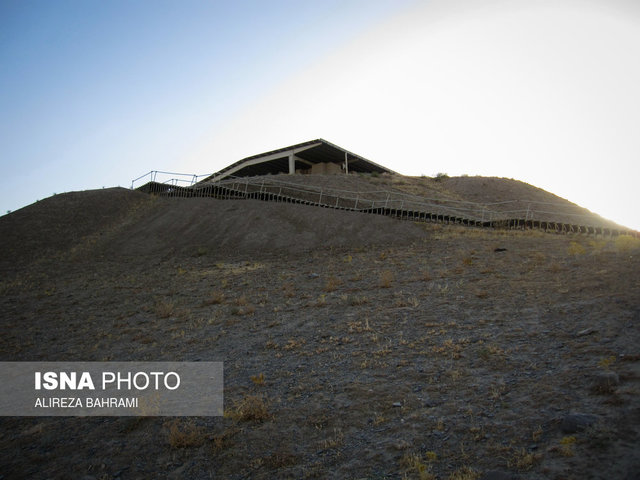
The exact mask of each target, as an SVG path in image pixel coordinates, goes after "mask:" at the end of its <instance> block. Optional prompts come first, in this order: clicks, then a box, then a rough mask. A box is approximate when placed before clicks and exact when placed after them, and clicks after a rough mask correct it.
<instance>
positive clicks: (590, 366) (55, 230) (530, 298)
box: [0, 176, 640, 480]
mask: <svg viewBox="0 0 640 480" xmlns="http://www.w3.org/2000/svg"><path fill="white" fill-rule="evenodd" d="M298 178H302V177H296V180H298ZM334 179H335V181H336V182H350V181H351V180H352V179H351V178H349V177H346V178H345V177H334ZM366 180H367V182H369V183H368V185H369V186H368V187H367V186H366V185H365V184H364V183H358V185H360V187H358V186H357V185H355V183H354V184H351V185H346V184H345V186H348V187H349V188H354V185H355V186H356V187H358V188H362V189H365V188H371V189H375V188H378V187H381V186H383V185H382V184H383V182H387V183H389V182H391V183H389V185H391V184H392V185H391V186H392V187H393V188H395V189H404V191H406V192H411V193H415V192H414V190H417V189H420V188H425V185H427V184H428V185H429V186H430V187H429V188H432V191H433V192H435V193H434V195H435V194H436V193H437V194H439V195H442V196H449V197H450V198H472V195H471V192H472V190H473V188H471V186H469V185H467V186H466V187H465V185H464V182H475V185H476V186H475V187H474V188H477V189H478V192H482V191H484V190H483V188H481V187H486V186H487V185H488V186H491V182H493V180H479V179H449V180H441V181H439V182H436V181H433V180H428V181H427V180H424V179H407V178H400V177H398V178H385V177H382V176H381V177H379V178H372V179H366ZM300 181H315V182H328V181H330V179H329V180H327V179H326V178H315V179H314V178H312V179H311V180H309V177H307V178H306V179H303V180H300ZM483 181H485V182H487V183H486V184H485V185H482V182H483ZM371 182H373V183H371ZM376 182H380V184H376ZM398 182H404V183H402V184H399V185H398ZM478 182H480V183H478ZM499 183H500V185H503V186H505V185H507V183H508V182H507V183H504V182H499ZM332 185H334V186H336V185H337V184H332ZM505 188H507V187H505ZM518 188H520V186H518ZM531 188H533V187H531ZM507 190H508V189H507ZM493 191H494V192H496V193H494V194H492V195H494V196H493V197H492V198H493V199H496V201H498V200H497V199H499V198H501V197H502V196H503V195H506V194H507V193H508V192H507V193H500V192H498V189H497V187H496V188H494V189H493ZM532 192H533V190H532ZM481 194H482V195H487V193H486V191H485V193H477V194H474V195H481ZM531 195H533V193H531ZM541 195H542V194H541ZM547 195H548V194H547ZM474 198H480V197H474ZM482 198H483V200H482V201H487V200H488V197H486V196H485V197H482ZM530 198H533V197H530ZM576 208H579V207H576ZM0 243H1V245H2V250H1V251H2V252H3V254H2V256H1V257H0V269H1V270H0V271H1V272H2V274H3V275H2V280H1V281H0V312H2V313H0V355H1V358H0V360H3V361H27V360H29V361H43V360H49V361H62V360H65V361H66V360H69V361H125V360H126V361H128V360H146V361H159V360H174V361H223V362H224V368H225V387H224V394H225V416H224V417H195V418H187V417H184V418H163V417H141V418H126V417H94V418H81V417H69V418H55V417H36V418H14V417H4V418H1V419H0V425H1V428H0V432H1V433H0V448H1V450H2V452H3V455H2V457H1V459H0V475H1V476H3V478H12V479H13V478H18V479H20V478H25V479H26V478H29V479H34V478H35V479H48V478H60V479H62V478H65V479H66V478H78V479H85V480H90V479H108V478H116V479H139V478H149V479H157V478H160V479H162V478H167V479H179V478H194V479H208V478H229V479H241V478H264V479H267V478H268V479H271V478H389V479H400V478H422V479H424V478H427V479H429V478H441V479H449V478H450V479H472V478H485V479H506V478H515V479H569V478H575V479H582V478H595V479H611V478H616V479H625V480H633V479H637V478H638V477H637V472H638V471H640V458H639V456H638V452H639V451H640V448H639V447H640V401H639V400H638V399H639V398H640V350H639V349H638V345H640V331H639V330H638V322H640V268H639V267H640V245H639V241H638V240H637V239H635V238H631V237H628V236H622V237H617V238H610V237H595V236H578V235H553V234H544V233H541V232H537V231H526V232H523V231H494V230H489V229H478V228H468V227H461V226H451V225H438V224H426V223H421V224H416V223H413V222H407V221H399V220H395V219H392V218H387V217H383V216H376V215H366V214H362V213H356V212H348V211H338V210H331V209H322V208H317V207H310V206H303V205H291V204H284V203H277V204H276V203H266V202H259V201H255V200H253V201H249V200H212V199H202V198H201V199H198V198H192V199H170V198H164V199H163V198H154V197H151V196H148V195H145V194H141V193H139V192H135V191H130V190H124V189H105V190H98V191H89V192H76V193H72V194H64V195H56V196H55V197H51V198H49V199H47V200H43V201H41V202H38V203H36V204H34V205H31V206H29V207H27V208H25V209H22V210H19V211H17V212H14V213H12V214H10V215H7V216H4V217H1V218H0Z"/></svg>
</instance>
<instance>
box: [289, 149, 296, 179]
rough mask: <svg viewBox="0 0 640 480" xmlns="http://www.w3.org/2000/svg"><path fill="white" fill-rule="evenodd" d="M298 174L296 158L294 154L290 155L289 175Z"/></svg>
mask: <svg viewBox="0 0 640 480" xmlns="http://www.w3.org/2000/svg"><path fill="white" fill-rule="evenodd" d="M295 173H296V158H295V155H294V153H293V152H291V153H290V154H289V175H293V174H295Z"/></svg>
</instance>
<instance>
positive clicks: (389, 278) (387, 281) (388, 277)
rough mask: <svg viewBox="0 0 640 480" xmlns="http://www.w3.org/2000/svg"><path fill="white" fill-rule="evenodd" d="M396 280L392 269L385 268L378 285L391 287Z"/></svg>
mask: <svg viewBox="0 0 640 480" xmlns="http://www.w3.org/2000/svg"><path fill="white" fill-rule="evenodd" d="M394 280H395V275H394V274H393V272H392V271H391V270H383V271H382V272H381V273H380V282H379V283H378V285H379V286H380V287H381V288H389V287H391V284H392V283H393V281H394Z"/></svg>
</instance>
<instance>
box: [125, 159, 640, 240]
mask: <svg viewBox="0 0 640 480" xmlns="http://www.w3.org/2000/svg"><path fill="white" fill-rule="evenodd" d="M158 174H167V175H179V176H178V177H173V178H172V179H170V180H167V181H165V182H162V183H160V182H157V176H158ZM147 177H148V182H147V183H146V184H144V185H142V186H141V187H138V188H139V189H140V190H144V191H148V193H155V194H159V195H165V196H171V197H214V198H236V199H241V198H245V199H251V198H254V199H261V200H271V201H280V202H289V203H303V204H307V205H315V206H320V207H325V208H337V209H343V210H352V211H359V212H366V213H380V214H385V215H392V216H399V217H402V218H410V219H411V218H413V219H419V220H432V221H440V222H445V223H462V224H465V225H478V226H506V227H507V228H542V229H545V230H555V231H579V232H582V231H585V232H591V231H593V232H597V231H599V230H608V231H613V230H615V228H616V227H613V228H612V226H611V223H610V222H607V221H606V220H604V219H603V221H602V222H600V223H597V222H595V220H594V215H593V214H591V215H589V214H585V213H577V212H576V211H575V210H574V211H568V210H567V206H566V205H562V204H557V203H553V202H541V201H534V200H521V199H517V200H507V201H502V202H493V203H478V202H472V201H467V200H456V199H450V198H430V197H421V196H419V195H413V194H410V193H406V192H402V191H398V190H378V189H375V188H363V189H359V190H355V191H354V190H346V189H339V188H335V187H330V186H318V185H308V184H304V183H302V182H291V181H286V180H284V179H281V178H277V177H272V176H257V177H233V176H230V177H226V178H224V179H223V180H221V181H215V180H214V179H212V180H209V181H206V182H198V178H202V177H209V175H191V174H172V173H169V172H160V171H152V172H149V173H147V174H145V175H143V176H141V177H138V178H137V179H135V180H133V181H132V188H133V186H134V184H135V183H136V182H140V180H142V179H145V178H147ZM182 183H184V184H186V186H183V185H182ZM152 185H153V186H152ZM145 187H148V188H146V189H145ZM549 206H550V207H551V208H549ZM554 206H555V207H557V209H554V208H553V207H554ZM512 207H520V208H512ZM579 208H580V207H577V206H576V209H579ZM596 218H597V217H596ZM620 231H625V232H626V231H627V230H622V229H621V230H620ZM629 232H631V231H629ZM634 234H637V232H635V233H634Z"/></svg>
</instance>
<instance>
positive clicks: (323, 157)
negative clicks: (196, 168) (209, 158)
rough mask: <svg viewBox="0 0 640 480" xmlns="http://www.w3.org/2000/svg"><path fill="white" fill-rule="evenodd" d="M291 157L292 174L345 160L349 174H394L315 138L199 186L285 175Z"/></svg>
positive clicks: (259, 157) (260, 156)
mask: <svg viewBox="0 0 640 480" xmlns="http://www.w3.org/2000/svg"><path fill="white" fill-rule="evenodd" d="M292 154H293V155H294V160H295V168H296V170H297V169H303V170H304V169H308V168H310V167H311V166H312V165H313V164H318V163H337V164H340V165H342V164H344V162H345V159H346V160H347V163H348V169H349V172H365V173H373V172H378V173H385V172H386V173H395V172H394V171H393V170H391V169H389V168H387V167H383V166H382V165H378V164H377V163H375V162H372V161H371V160H367V159H366V158H364V157H361V156H360V155H356V154H355V153H353V152H350V151H348V150H345V149H344V148H342V147H339V146H337V145H334V144H333V143H331V142H328V141H326V140H323V139H322V138H319V139H317V140H311V141H309V142H304V143H298V144H296V145H291V146H290V147H285V148H279V149H277V150H271V151H270V152H265V153H260V154H258V155H252V156H250V157H247V158H243V159H242V160H239V161H237V162H235V163H232V164H231V165H229V166H228V167H225V168H223V169H222V170H220V171H218V172H216V173H214V174H212V175H210V176H209V177H207V178H205V179H204V180H202V182H210V181H212V180H216V181H217V180H222V179H223V178H225V177H228V176H230V175H233V176H236V177H248V176H255V175H267V174H278V173H289V156H290V155H292Z"/></svg>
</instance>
